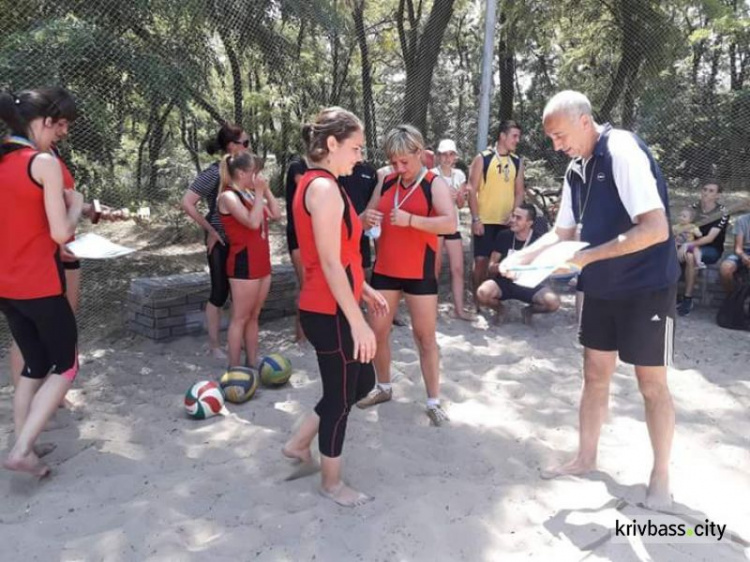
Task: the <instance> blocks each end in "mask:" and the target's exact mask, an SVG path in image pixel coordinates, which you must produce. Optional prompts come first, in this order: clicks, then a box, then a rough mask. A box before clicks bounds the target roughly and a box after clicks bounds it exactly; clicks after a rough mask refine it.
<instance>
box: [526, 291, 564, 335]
mask: <svg viewBox="0 0 750 562" xmlns="http://www.w3.org/2000/svg"><path fill="white" fill-rule="evenodd" d="M559 308H560V297H559V296H557V294H556V293H554V292H553V291H552V290H551V289H549V288H547V287H544V288H542V289H540V290H538V291H537V292H536V294H535V295H534V298H533V299H532V302H531V304H530V305H528V306H527V307H526V308H524V309H523V312H522V314H523V323H524V324H526V325H529V326H530V325H531V321H532V320H531V319H532V316H533V315H534V314H549V313H551V312H555V311H557V310H558V309H559Z"/></svg>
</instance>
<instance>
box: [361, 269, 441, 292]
mask: <svg viewBox="0 0 750 562" xmlns="http://www.w3.org/2000/svg"><path fill="white" fill-rule="evenodd" d="M370 286H371V287H372V288H373V289H377V290H378V291H403V292H404V293H406V294H407V295H437V293H438V282H437V278H435V277H428V278H427V279H402V278H400V277H390V276H388V275H381V274H380V273H375V272H374V271H373V272H372V277H370Z"/></svg>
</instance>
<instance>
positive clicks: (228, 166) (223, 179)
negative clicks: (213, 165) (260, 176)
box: [219, 152, 265, 192]
mask: <svg viewBox="0 0 750 562" xmlns="http://www.w3.org/2000/svg"><path fill="white" fill-rule="evenodd" d="M264 165H265V163H264V162H263V158H261V157H260V156H258V155H257V154H252V153H250V152H240V153H239V154H238V155H237V156H232V155H231V154H227V155H226V156H224V157H223V158H222V159H221V163H220V164H219V192H222V191H224V190H226V189H230V188H231V185H232V180H233V179H234V178H235V176H236V175H237V170H242V171H244V172H249V171H255V172H259V171H260V170H262V169H263V166H264Z"/></svg>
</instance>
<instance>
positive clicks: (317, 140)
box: [302, 107, 362, 162]
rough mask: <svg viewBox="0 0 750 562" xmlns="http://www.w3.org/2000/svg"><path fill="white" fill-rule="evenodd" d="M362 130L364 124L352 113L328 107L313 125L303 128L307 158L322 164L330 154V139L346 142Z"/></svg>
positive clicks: (317, 116)
mask: <svg viewBox="0 0 750 562" xmlns="http://www.w3.org/2000/svg"><path fill="white" fill-rule="evenodd" d="M361 130H362V122H361V121H360V120H359V118H358V117H357V116H356V115H354V114H353V113H352V112H351V111H347V110H346V109H342V108H340V107H327V108H325V109H324V110H322V111H321V112H320V113H318V114H317V115H316V116H315V119H314V120H313V122H312V123H307V124H306V125H304V126H303V127H302V140H303V141H304V142H305V148H306V149H307V157H308V158H309V159H310V161H312V162H320V161H321V160H323V158H325V157H326V155H327V154H328V137H333V138H335V139H336V140H337V141H338V142H344V141H345V140H346V139H348V138H349V137H350V136H352V135H353V134H354V133H356V132H357V131H361Z"/></svg>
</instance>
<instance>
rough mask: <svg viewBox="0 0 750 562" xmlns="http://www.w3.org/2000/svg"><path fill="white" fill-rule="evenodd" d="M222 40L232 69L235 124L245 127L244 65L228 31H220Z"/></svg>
mask: <svg viewBox="0 0 750 562" xmlns="http://www.w3.org/2000/svg"><path fill="white" fill-rule="evenodd" d="M219 36H220V37H221V42H222V43H223V44H224V51H225V52H226V54H227V60H229V68H230V69H231V70H232V97H233V100H234V124H235V125H238V126H240V127H243V123H242V121H243V119H242V117H243V115H242V67H241V65H240V60H239V57H238V56H237V51H236V50H235V49H234V46H233V45H232V41H231V39H230V38H229V37H228V36H227V34H226V32H223V31H219Z"/></svg>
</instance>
